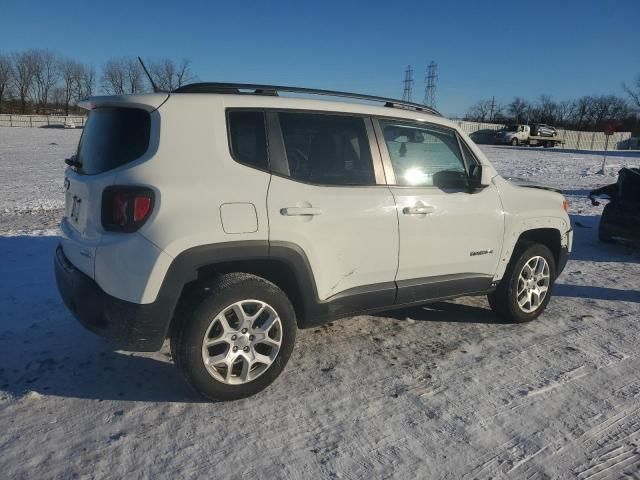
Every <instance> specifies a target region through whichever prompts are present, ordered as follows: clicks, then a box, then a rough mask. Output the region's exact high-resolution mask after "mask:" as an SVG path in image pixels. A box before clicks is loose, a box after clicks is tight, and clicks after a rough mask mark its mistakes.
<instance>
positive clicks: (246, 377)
mask: <svg viewBox="0 0 640 480" xmlns="http://www.w3.org/2000/svg"><path fill="white" fill-rule="evenodd" d="M187 303H189V304H191V305H189V306H188V307H187V308H185V309H184V310H183V311H184V312H185V314H183V317H182V318H181V319H179V320H178V321H179V324H178V325H177V326H176V327H175V328H173V329H172V334H171V347H172V349H171V350H172V354H173V357H174V361H175V362H176V364H177V366H178V368H180V370H181V371H182V373H183V375H184V377H185V378H186V379H187V381H188V382H189V383H190V384H191V386H193V388H194V389H195V390H196V391H197V392H198V393H200V394H201V395H203V396H204V397H206V398H208V399H211V400H221V401H228V400H237V399H240V398H245V397H248V396H251V395H255V394H256V393H258V392H260V391H262V390H264V389H265V388H266V387H268V386H269V385H270V384H271V383H273V381H275V379H276V378H277V377H278V376H279V375H280V373H281V372H282V370H283V369H284V367H285V365H286V364H287V361H288V360H289V357H290V356H291V352H292V351H293V346H294V343H295V338H296V331H297V326H296V316H295V311H294V309H293V306H292V305H291V302H290V301H289V299H288V298H287V296H286V295H285V293H284V292H283V291H282V290H281V289H280V288H278V287H277V286H276V285H274V284H273V283H271V282H269V281H267V280H265V279H263V278H261V277H257V276H255V275H250V274H245V273H230V274H226V275H222V276H220V277H219V278H218V279H216V280H215V281H213V282H211V283H209V284H206V285H201V286H200V287H199V288H198V289H197V290H196V294H195V295H194V296H193V297H192V299H191V300H190V301H189V302H187ZM189 309H191V312H190V313H189Z"/></svg>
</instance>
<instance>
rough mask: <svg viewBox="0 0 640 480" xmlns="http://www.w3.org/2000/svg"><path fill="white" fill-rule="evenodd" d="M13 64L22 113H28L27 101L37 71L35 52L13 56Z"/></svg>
mask: <svg viewBox="0 0 640 480" xmlns="http://www.w3.org/2000/svg"><path fill="white" fill-rule="evenodd" d="M11 60H12V63H13V85H14V89H15V93H16V95H18V98H19V99H20V108H21V111H22V113H27V99H28V98H29V92H30V91H31V87H32V86H33V81H34V75H35V70H36V66H35V64H36V60H35V54H34V51H33V50H27V51H26V52H19V53H14V54H13V55H12V56H11Z"/></svg>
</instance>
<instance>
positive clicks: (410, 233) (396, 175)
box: [376, 119, 504, 303]
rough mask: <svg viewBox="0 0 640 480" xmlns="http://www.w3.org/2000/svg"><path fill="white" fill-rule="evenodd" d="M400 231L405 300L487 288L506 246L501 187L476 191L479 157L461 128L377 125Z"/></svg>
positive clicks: (400, 281) (382, 122)
mask: <svg viewBox="0 0 640 480" xmlns="http://www.w3.org/2000/svg"><path fill="white" fill-rule="evenodd" d="M376 122H377V123H376V131H377V132H378V136H379V137H380V138H382V139H383V140H384V141H383V142H381V149H382V158H383V161H384V163H385V171H386V172H387V179H388V180H389V182H390V183H391V184H393V186H391V191H392V192H393V195H394V197H395V199H396V203H397V209H398V222H399V226H400V254H399V261H398V274H397V277H396V280H397V285H398V303H408V302H413V301H417V300H423V299H431V298H441V297H447V296H453V295H459V294H464V293H472V292H475V291H480V290H484V289H486V288H489V287H490V285H491V281H492V277H493V275H494V273H495V271H496V268H497V265H498V259H499V255H500V251H501V247H502V236H503V231H504V220H503V214H502V205H501V202H500V198H499V194H498V191H497V189H496V188H495V187H494V186H493V185H491V186H488V187H486V188H484V189H482V190H481V191H478V192H473V193H472V192H471V191H470V190H469V187H468V175H467V169H468V165H470V164H471V162H476V161H477V160H476V159H475V158H474V157H473V154H472V152H471V151H470V150H469V148H468V147H466V146H465V145H464V143H460V142H461V140H460V139H459V137H458V135H457V134H456V132H455V130H453V129H451V128H447V127H442V126H438V125H429V124H425V123H423V122H411V121H404V120H399V121H395V120H386V119H381V120H378V121H376Z"/></svg>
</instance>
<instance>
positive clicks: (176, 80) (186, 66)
mask: <svg viewBox="0 0 640 480" xmlns="http://www.w3.org/2000/svg"><path fill="white" fill-rule="evenodd" d="M150 74H151V76H152V77H153V80H154V82H155V83H156V86H157V87H158V88H159V89H161V90H168V91H172V90H174V89H176V88H179V87H181V86H182V85H185V84H187V83H189V82H192V81H193V80H194V78H195V76H194V75H193V73H192V72H191V61H190V60H189V59H187V58H184V59H182V61H181V62H180V64H176V63H175V62H174V61H173V60H171V59H168V58H165V59H162V60H160V61H158V62H154V63H152V64H151V67H150Z"/></svg>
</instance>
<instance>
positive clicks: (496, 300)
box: [488, 243, 556, 323]
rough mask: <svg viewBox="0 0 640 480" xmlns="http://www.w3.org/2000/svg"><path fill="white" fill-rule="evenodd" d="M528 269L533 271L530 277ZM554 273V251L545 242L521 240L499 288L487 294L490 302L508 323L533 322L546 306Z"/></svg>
mask: <svg viewBox="0 0 640 480" xmlns="http://www.w3.org/2000/svg"><path fill="white" fill-rule="evenodd" d="M536 259H537V260H536ZM536 267H537V268H539V269H540V271H539V272H538V271H536ZM527 268H528V269H529V270H533V272H532V273H533V274H532V275H531V276H529V277H528V275H529V270H527ZM523 275H524V276H523ZM555 275H556V264H555V260H554V258H553V254H552V253H551V250H549V249H548V248H547V247H546V246H545V245H542V244H537V243H536V244H532V243H522V244H520V245H519V246H517V247H516V250H515V251H514V254H513V255H512V257H511V261H510V262H509V265H508V266H507V270H506V271H505V273H504V276H503V277H502V280H501V281H500V283H499V284H498V287H497V288H496V290H495V291H494V292H492V293H490V294H489V295H488V299H489V305H490V306H491V309H492V310H493V311H494V312H495V313H496V315H498V316H499V317H500V318H502V319H503V320H505V321H507V322H513V323H524V322H530V321H531V320H534V319H536V318H537V317H538V316H540V314H541V313H542V312H543V311H544V310H545V308H546V307H547V304H548V303H549V299H550V298H551V289H552V287H553V282H554V280H555ZM527 277H528V278H527ZM543 288H544V292H542V290H543ZM527 299H528V303H527Z"/></svg>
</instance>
